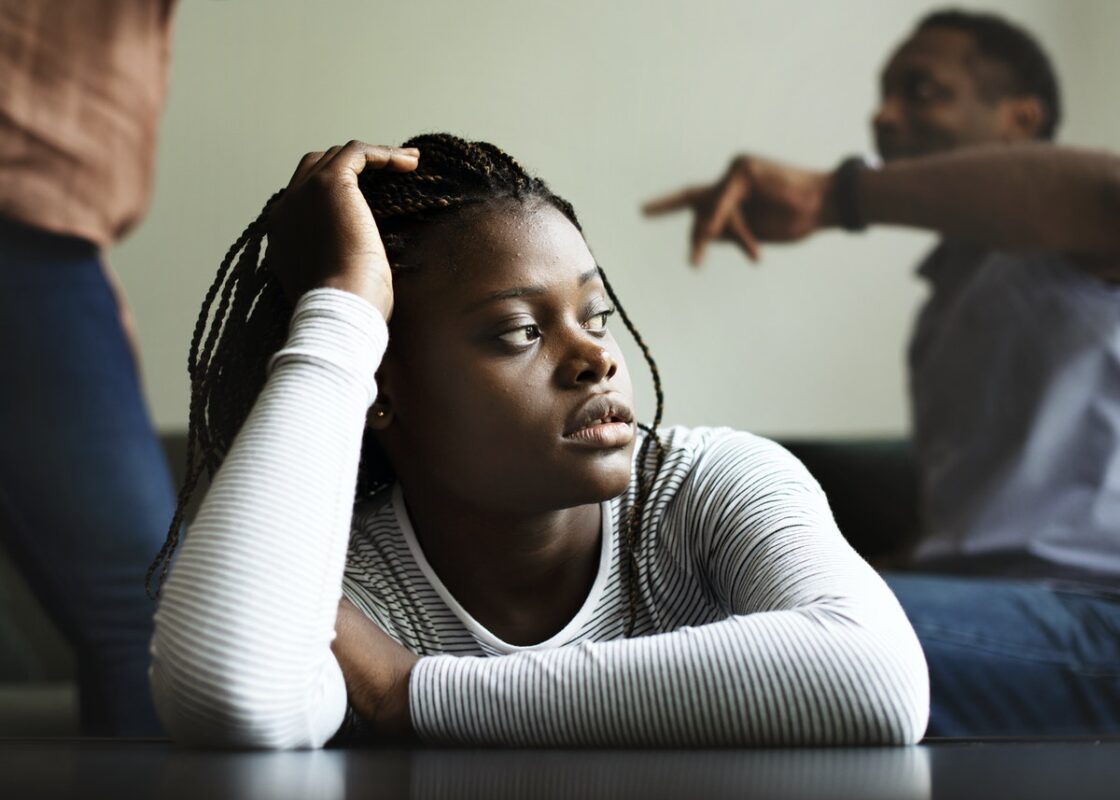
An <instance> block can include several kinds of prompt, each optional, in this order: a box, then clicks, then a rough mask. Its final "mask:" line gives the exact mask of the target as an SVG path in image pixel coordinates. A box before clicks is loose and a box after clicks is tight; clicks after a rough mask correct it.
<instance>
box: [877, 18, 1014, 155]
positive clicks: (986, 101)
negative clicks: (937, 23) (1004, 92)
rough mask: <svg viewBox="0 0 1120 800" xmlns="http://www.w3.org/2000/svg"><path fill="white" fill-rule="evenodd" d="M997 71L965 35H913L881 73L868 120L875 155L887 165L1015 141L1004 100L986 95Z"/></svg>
mask: <svg viewBox="0 0 1120 800" xmlns="http://www.w3.org/2000/svg"><path fill="white" fill-rule="evenodd" d="M1003 70H1006V67H1004V66H1003V65H1000V64H995V63H992V62H991V61H988V60H986V59H984V58H983V57H982V56H981V55H980V54H979V52H978V51H977V49H976V44H975V41H974V39H973V37H972V34H970V33H966V32H965V31H958V30H953V29H951V28H930V29H927V30H924V31H919V32H918V33H916V34H915V35H914V36H913V37H912V38H911V39H909V40H907V41H906V42H903V44H902V46H901V47H900V48H899V49H898V51H897V52H896V53H895V54H894V56H892V57H891V60H890V61H889V62H888V63H887V67H886V69H885V70H884V71H883V75H882V79H881V87H880V102H879V108H878V110H877V111H876V113H875V116H874V117H873V118H872V125H873V127H874V132H875V144H876V147H877V148H878V150H879V155H880V156H882V158H883V160H884V161H891V160H893V159H897V158H912V157H916V156H925V155H929V154H931V153H938V152H944V151H946V150H952V149H954V148H957V147H962V146H968V145H977V144H986V143H990V142H997V141H1007V140H1009V139H1011V138H1020V137H1019V134H1017V133H1016V132H1015V131H1014V130H1010V129H1009V126H1008V114H1007V113H1006V109H1005V107H1004V104H1005V101H1004V100H1001V99H999V98H997V97H993V96H992V95H993V92H992V91H991V88H992V87H993V86H997V85H998V82H999V81H1001V80H1003V79H1004V78H1005V76H1004V74H1002V71H1003ZM985 89H987V90H988V91H987V92H985Z"/></svg>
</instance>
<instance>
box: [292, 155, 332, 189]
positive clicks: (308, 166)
mask: <svg viewBox="0 0 1120 800" xmlns="http://www.w3.org/2000/svg"><path fill="white" fill-rule="evenodd" d="M324 155H326V153H324V152H323V151H322V150H317V151H315V152H314V153H308V154H307V155H305V156H304V157H303V158H301V159H300V160H299V164H297V165H296V171H295V172H293V173H292V177H291V178H290V179H289V180H288V185H289V186H294V185H295V184H297V183H299V182H300V181H302V180H303V179H304V178H306V177H307V176H308V175H310V174H311V170H312V168H313V167H314V166H315V165H316V164H317V163H319V161H320V160H321V159H322V158H323V156H324Z"/></svg>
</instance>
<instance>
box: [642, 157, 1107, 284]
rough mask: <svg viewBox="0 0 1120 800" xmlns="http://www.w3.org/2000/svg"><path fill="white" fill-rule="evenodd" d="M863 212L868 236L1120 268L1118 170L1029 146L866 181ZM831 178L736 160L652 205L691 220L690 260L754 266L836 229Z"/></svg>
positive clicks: (1102, 160)
mask: <svg viewBox="0 0 1120 800" xmlns="http://www.w3.org/2000/svg"><path fill="white" fill-rule="evenodd" d="M854 189H855V195H856V202H857V209H858V211H859V213H860V215H861V216H862V218H863V220H864V221H865V222H867V223H868V224H883V225H905V226H909V227H915V228H922V229H925V230H930V231H935V232H937V233H940V234H941V235H943V236H947V237H952V238H960V239H965V240H968V241H972V242H974V243H976V244H979V245H983V246H987V247H992V248H1000V249H1006V250H1019V251H1030V250H1036V251H1050V252H1060V253H1067V254H1070V255H1074V256H1077V257H1078V260H1079V263H1082V264H1083V265H1084V266H1086V268H1088V269H1090V270H1091V271H1094V272H1098V273H1101V274H1105V275H1106V277H1107V276H1108V275H1107V273H1108V272H1109V265H1111V266H1112V268H1113V270H1115V268H1116V267H1117V265H1118V262H1120V158H1118V157H1117V156H1115V155H1112V154H1111V153H1103V152H1094V151H1088V150H1080V149H1074V148H1069V147H1058V146H1055V145H1049V144H1042V143H1031V144H1018V145H1013V146H992V145H988V146H983V147H973V148H965V149H961V150H957V151H954V152H951V153H945V154H939V155H932V156H927V157H924V158H917V159H909V160H903V161H898V162H894V163H891V164H888V165H886V166H884V167H883V168H881V169H877V170H870V169H869V170H866V171H864V172H862V173H860V174H859V175H858V177H857V180H856V181H855V186H854ZM836 199H837V198H836V186H835V180H834V175H833V173H831V172H825V171H814V170H806V169H802V168H799V167H793V166H790V165H786V164H781V163H778V162H775V161H770V160H768V159H762V158H757V157H754V156H740V157H738V158H736V159H735V160H734V161H732V163H731V166H730V167H729V168H728V170H727V172H726V173H725V174H724V176H723V178H722V179H721V180H719V181H718V182H716V183H714V184H711V185H709V186H700V187H694V188H691V189H685V190H682V191H680V192H677V193H675V194H673V195H669V196H667V197H664V198H661V199H659V200H655V201H653V202H651V203H649V204H647V205H646V207H645V210H646V213H647V214H652V215H656V214H663V213H666V212H670V211H677V210H683V209H689V210H692V211H693V213H694V214H695V218H694V223H693V230H692V260H693V263H699V261H700V259H701V257H702V255H703V251H704V248H705V247H706V245H707V243H708V242H709V241H711V240H713V239H714V240H725V241H731V242H733V243H736V244H738V245H739V246H740V248H741V249H743V250H744V252H745V253H746V254H747V256H748V257H750V258H752V259H757V257H758V252H759V243H760V242H791V241H797V240H799V239H802V238H804V237H806V236H808V235H810V234H812V233H815V232H817V231H819V230H823V229H826V228H830V227H835V226H837V225H838V219H837V213H836Z"/></svg>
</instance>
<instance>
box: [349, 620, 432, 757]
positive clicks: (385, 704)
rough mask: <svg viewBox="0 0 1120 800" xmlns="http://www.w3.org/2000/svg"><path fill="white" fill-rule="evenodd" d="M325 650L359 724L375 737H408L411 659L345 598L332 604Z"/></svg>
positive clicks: (413, 662)
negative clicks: (335, 610)
mask: <svg viewBox="0 0 1120 800" xmlns="http://www.w3.org/2000/svg"><path fill="white" fill-rule="evenodd" d="M331 650H332V651H333V652H334V657H335V658H336V659H337V660H338V664H339V666H340V667H341V668H342V677H343V679H345V681H346V695H347V697H348V698H349V700H350V705H352V706H353V707H354V710H355V711H357V712H358V714H360V715H361V717H362V719H364V720H365V721H366V722H368V723H369V724H370V725H371V726H372V727H373V729H374V730H375V731H376V732H377V733H378V734H380V735H381V736H386V737H389V738H395V739H399V738H407V737H410V736H411V735H412V733H413V731H412V721H411V716H410V715H409V707H408V679H409V677H410V676H411V674H412V667H413V665H414V664H415V663H416V662H417V661H418V659H417V657H416V656H415V655H414V654H413V653H411V652H410V651H408V650H407V649H405V648H404V647H401V646H400V645H399V644H397V643H396V642H394V641H393V640H392V639H390V638H389V637H388V636H387V635H386V634H385V632H384V631H382V630H381V629H380V628H379V627H377V625H376V624H374V622H373V621H372V620H370V619H369V618H368V617H366V615H365V614H363V613H362V612H361V611H359V610H358V609H357V608H356V607H355V606H354V604H353V603H351V602H350V601H349V600H347V599H346V598H343V599H342V600H341V601H339V604H338V618H337V620H336V622H335V639H334V642H332V643H331Z"/></svg>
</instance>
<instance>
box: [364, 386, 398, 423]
mask: <svg viewBox="0 0 1120 800" xmlns="http://www.w3.org/2000/svg"><path fill="white" fill-rule="evenodd" d="M392 421H393V407H392V404H391V403H389V402H388V400H387V399H385V398H384V397H382V395H380V394H379V395H377V399H376V400H374V401H373V405H372V406H370V407H369V411H367V412H366V427H367V428H371V429H372V430H375V431H383V430H385V429H386V428H388V427H389V423H391V422H392Z"/></svg>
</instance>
